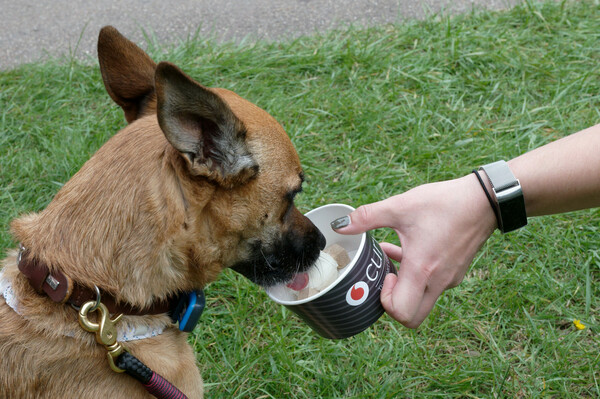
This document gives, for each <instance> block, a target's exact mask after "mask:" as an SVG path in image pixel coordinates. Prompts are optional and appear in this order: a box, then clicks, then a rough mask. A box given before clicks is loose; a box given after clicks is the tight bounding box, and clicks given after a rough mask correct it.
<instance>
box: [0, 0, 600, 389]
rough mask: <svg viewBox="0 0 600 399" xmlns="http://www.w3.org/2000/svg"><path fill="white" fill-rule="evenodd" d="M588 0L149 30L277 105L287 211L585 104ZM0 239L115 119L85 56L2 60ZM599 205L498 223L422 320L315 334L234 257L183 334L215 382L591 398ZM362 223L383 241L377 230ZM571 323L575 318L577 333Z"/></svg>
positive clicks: (386, 183) (187, 63)
mask: <svg viewBox="0 0 600 399" xmlns="http://www.w3.org/2000/svg"><path fill="white" fill-rule="evenodd" d="M599 27H600V6H599V4H598V1H580V2H567V3H557V2H551V3H542V4H539V3H526V4H524V5H522V6H519V7H517V8H515V9H512V10H509V11H504V12H480V13H479V12H478V13H472V14H468V15H464V16H457V17H452V18H446V17H436V18H430V19H427V20H425V21H413V22H405V23H402V24H398V25H391V26H385V27H378V28H372V29H357V28H348V29H344V30H338V31H334V32H330V33H326V34H322V35H314V36H308V37H301V38H299V39H296V40H292V41H285V42H280V43H266V42H252V43H250V42H245V43H242V44H232V43H228V44H218V43H216V42H215V41H214V40H212V39H205V38H195V39H192V40H190V41H188V42H185V43H182V44H179V45H178V46H176V47H173V48H158V47H157V46H154V45H149V47H150V48H149V52H150V53H151V54H152V55H153V57H155V59H159V60H169V61H172V62H175V63H176V64H178V65H180V66H181V67H182V68H183V69H184V70H185V71H186V72H188V73H189V74H190V75H191V76H193V77H195V78H196V79H197V80H199V81H200V82H202V83H203V84H205V85H208V86H220V87H226V88H229V89H231V90H234V91H236V92H238V93H239V94H240V95H242V96H244V97H246V98H248V99H249V100H251V101H253V102H255V103H256V104H258V105H259V106H261V107H262V108H264V109H266V110H267V111H268V112H270V113H271V114H272V115H273V116H274V117H276V118H277V119H278V120H279V121H280V122H281V123H282V124H283V126H284V127H285V128H286V130H287V132H288V133H289V134H290V136H291V138H292V140H293V142H294V144H295V145H296V147H297V149H298V152H299V153H300V157H301V159H302V163H303V166H304V168H305V172H306V175H307V177H308V183H309V184H308V185H307V186H306V188H305V191H304V193H303V194H302V195H301V196H299V197H298V204H299V207H300V208H301V209H302V210H305V211H306V210H309V209H310V208H313V207H316V206H319V205H322V204H325V203H329V202H343V203H348V204H351V205H354V206H358V205H360V204H363V203H366V202H371V201H375V200H378V199H382V198H384V197H386V196H389V195H392V194H395V193H399V192H402V191H404V190H407V189H409V188H412V187H414V186H416V185H418V184H422V183H425V182H429V181H436V180H440V179H447V178H452V177H457V176H461V175H463V174H466V173H469V171H470V170H471V169H472V168H473V167H475V166H478V165H481V164H483V163H486V162H490V161H494V160H497V159H509V158H511V157H514V156H517V155H519V154H521V153H523V152H525V151H528V150H530V149H532V148H535V147H538V146H540V145H543V144H544V143H547V142H549V141H552V140H554V139H557V138H559V137H562V136H565V135H567V134H570V133H573V132H576V131H578V130H580V129H582V128H585V127H587V126H591V125H593V124H596V123H598V122H599V120H600V112H599V110H600V67H599V65H600V29H599ZM0 118H1V119H0V120H1V122H0V225H1V226H2V230H1V234H0V248H1V249H2V252H4V253H6V250H7V249H8V248H10V247H14V246H15V243H14V242H12V241H11V238H10V235H9V233H8V225H9V221H10V220H11V219H12V218H14V217H16V216H18V215H20V214H22V213H24V212H30V211H38V210H40V209H42V208H44V206H46V205H47V204H48V202H49V201H50V200H51V198H52V196H53V195H54V194H55V193H56V192H57V190H58V189H59V188H60V186H61V184H63V183H64V182H65V181H66V180H68V179H69V176H71V175H72V174H73V173H74V172H75V171H76V170H77V169H78V168H79V167H80V166H81V165H82V164H83V162H85V160H86V159H88V158H89V157H90V156H91V154H92V153H93V152H94V151H95V150H96V149H97V148H99V146H101V145H102V143H103V142H105V141H106V140H107V139H108V137H110V136H111V135H112V134H113V133H114V132H115V131H117V130H118V129H119V128H120V127H122V126H124V121H123V117H122V114H121V112H120V110H119V109H117V107H116V106H115V105H113V104H112V103H111V101H110V99H109V97H108V95H107V94H105V92H104V89H103V86H102V82H101V78H100V74H99V71H98V68H97V66H96V65H93V66H89V65H83V64H81V63H79V62H75V61H72V60H58V61H53V62H49V63H44V64H33V65H27V66H23V67H19V68H17V69H14V70H11V71H4V72H0ZM599 216H600V212H599V211H598V210H597V209H596V210H588V211H582V212H577V213H570V214H565V215H559V216H554V217H544V218H536V219H533V220H530V225H529V226H528V227H527V228H525V229H522V230H520V231H518V232H515V233H512V234H509V235H506V236H502V235H500V234H498V233H496V234H494V235H493V236H492V238H491V239H490V240H489V241H488V243H487V244H486V245H485V247H484V248H483V249H482V251H481V253H480V254H479V255H478V256H477V257H476V260H475V262H474V264H473V266H472V268H471V270H470V272H469V273H468V275H467V276H466V278H465V280H464V282H463V283H462V284H461V285H460V286H459V287H458V288H456V289H453V290H450V291H448V292H447V293H446V294H445V295H444V296H442V298H441V299H440V300H439V301H438V304H437V306H436V307H435V309H434V310H433V312H432V314H431V315H430V317H429V318H428V319H427V320H426V321H425V322H424V324H423V325H422V326H421V327H420V328H419V329H418V330H415V331H413V330H408V329H405V328H403V327H402V326H401V325H400V324H398V323H396V322H394V321H392V320H391V319H390V318H389V317H388V316H384V317H382V319H381V320H379V321H378V322H377V323H376V324H375V325H374V326H373V327H371V328H370V329H369V330H367V331H366V332H364V333H362V334H360V335H358V336H356V337H353V338H351V339H347V340H342V341H329V340H325V339H321V338H319V337H317V336H316V335H315V334H314V333H312V332H311V331H310V330H309V329H308V328H307V327H306V326H305V325H303V324H302V323H301V322H300V321H299V320H298V319H297V318H296V317H295V316H294V315H293V314H291V313H290V312H289V311H287V310H286V309H284V308H282V307H280V306H278V305H276V304H274V303H272V302H270V301H269V300H268V299H267V297H266V295H265V294H264V292H263V291H262V290H261V289H259V288H257V287H256V286H253V285H252V284H251V283H249V282H247V281H246V280H244V279H243V278H241V277H239V276H238V275H236V274H234V273H233V272H229V271H227V272H225V273H224V274H223V276H222V278H221V279H220V280H218V281H217V282H215V283H213V284H211V285H210V286H209V287H208V288H207V290H206V293H207V300H208V307H207V309H206V312H205V314H204V315H203V317H202V322H201V324H200V325H199V326H198V328H197V329H196V331H195V332H194V333H193V334H192V335H191V336H190V342H191V343H192V344H193V345H194V346H195V348H196V350H197V354H198V362H199V365H200V366H199V367H200V368H201V370H202V374H203V376H204V380H205V383H206V391H207V397H211V398H259V397H260V398H288V397H290V398H318V397H322V398H346V397H352V398H363V397H373V398H393V397H461V398H462V397H478V398H500V397H507V398H509V397H522V398H564V397H574V398H575V397H576V398H580V397H587V398H592V397H599V396H600V371H599V370H600V338H599V335H598V334H599V332H600V322H599V312H600V250H599V249H598V243H599V242H600V223H599V220H600V217H599ZM376 236H377V238H379V239H380V240H383V239H386V240H391V241H395V240H396V238H395V237H394V235H393V233H391V232H390V231H387V230H379V231H377V232H376ZM573 319H581V320H582V322H583V323H584V324H585V325H586V326H587V328H586V329H584V330H582V331H579V330H576V329H575V328H574V327H573V324H572V321H573Z"/></svg>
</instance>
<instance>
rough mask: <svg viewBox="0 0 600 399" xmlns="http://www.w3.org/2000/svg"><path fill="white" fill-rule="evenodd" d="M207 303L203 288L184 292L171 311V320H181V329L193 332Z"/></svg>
mask: <svg viewBox="0 0 600 399" xmlns="http://www.w3.org/2000/svg"><path fill="white" fill-rule="evenodd" d="M205 305H206V298H205V297H204V291H202V290H196V291H190V292H188V293H185V294H182V295H181V296H180V298H179V302H178V303H177V306H176V307H175V309H173V310H172V311H171V320H173V323H175V322H179V329H180V330H181V331H184V332H191V331H192V330H193V329H194V327H196V324H198V321H199V320H200V316H202V311H203V310H204V306H205Z"/></svg>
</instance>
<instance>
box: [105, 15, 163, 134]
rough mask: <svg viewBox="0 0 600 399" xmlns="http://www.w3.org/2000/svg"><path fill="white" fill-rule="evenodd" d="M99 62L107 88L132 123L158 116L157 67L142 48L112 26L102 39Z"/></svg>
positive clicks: (107, 28) (107, 27) (106, 27)
mask: <svg viewBox="0 0 600 399" xmlns="http://www.w3.org/2000/svg"><path fill="white" fill-rule="evenodd" d="M98 60H99V62H100V72H101V73H102V80H103V81H104V87H106V91H107V92H108V94H109V95H110V97H111V98H112V99H113V100H114V101H115V102H116V103H117V104H118V105H119V106H120V107H121V108H123V112H124V113H125V119H127V122H129V123H131V122H133V121H135V120H136V119H139V118H141V117H142V116H144V115H149V114H153V113H155V112H156V95H155V93H154V71H155V70H156V64H155V63H154V61H152V59H151V58H150V57H149V56H148V54H146V53H145V52H144V51H143V50H142V49H141V48H139V47H138V46H137V45H136V44H135V43H133V42H132V41H130V40H128V39H127V38H125V37H124V36H123V35H121V33H119V31H118V30H116V29H115V28H113V27H112V26H105V27H104V28H102V30H100V35H99V36H98Z"/></svg>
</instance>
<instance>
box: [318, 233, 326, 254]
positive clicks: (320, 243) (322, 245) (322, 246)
mask: <svg viewBox="0 0 600 399" xmlns="http://www.w3.org/2000/svg"><path fill="white" fill-rule="evenodd" d="M317 234H318V237H317V246H318V247H319V249H320V250H321V251H322V250H324V249H325V245H326V244H327V240H325V236H324V235H323V233H321V230H319V229H317Z"/></svg>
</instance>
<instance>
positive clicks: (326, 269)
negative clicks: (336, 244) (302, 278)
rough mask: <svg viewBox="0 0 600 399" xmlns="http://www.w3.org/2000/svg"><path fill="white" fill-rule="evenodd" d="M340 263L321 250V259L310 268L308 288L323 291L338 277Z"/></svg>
mask: <svg viewBox="0 0 600 399" xmlns="http://www.w3.org/2000/svg"><path fill="white" fill-rule="evenodd" d="M337 268H338V264H337V262H336V261H335V259H333V257H332V256H331V255H329V254H328V253H326V252H323V251H321V255H320V256H319V259H317V261H316V262H315V264H314V265H313V267H311V268H310V269H309V270H308V288H312V289H315V290H319V291H322V290H324V289H325V288H327V287H328V286H329V285H330V284H331V283H333V282H334V281H335V279H337V277H338V269H337Z"/></svg>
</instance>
